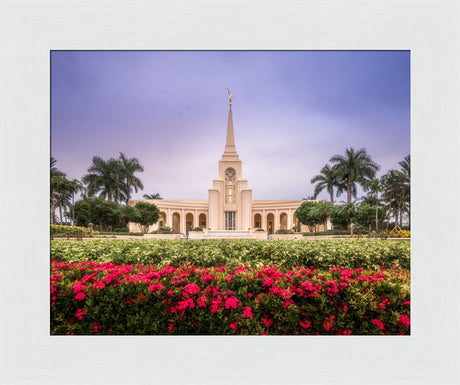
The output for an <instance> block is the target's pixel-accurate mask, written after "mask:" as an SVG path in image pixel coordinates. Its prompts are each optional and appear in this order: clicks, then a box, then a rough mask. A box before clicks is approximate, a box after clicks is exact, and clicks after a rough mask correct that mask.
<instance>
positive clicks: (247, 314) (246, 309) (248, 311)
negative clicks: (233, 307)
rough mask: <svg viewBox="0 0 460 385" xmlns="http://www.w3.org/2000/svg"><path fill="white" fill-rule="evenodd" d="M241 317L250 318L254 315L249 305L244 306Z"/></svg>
mask: <svg viewBox="0 0 460 385" xmlns="http://www.w3.org/2000/svg"><path fill="white" fill-rule="evenodd" d="M243 317H249V318H251V319H252V318H253V317H254V315H253V314H252V309H251V308H250V307H249V306H245V307H244V312H243Z"/></svg>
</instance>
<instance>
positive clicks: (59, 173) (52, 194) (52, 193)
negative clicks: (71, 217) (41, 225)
mask: <svg viewBox="0 0 460 385" xmlns="http://www.w3.org/2000/svg"><path fill="white" fill-rule="evenodd" d="M56 162H57V161H56V159H54V157H52V156H51V157H50V205H51V223H53V224H54V223H56V206H55V203H56V197H55V191H56V187H57V186H56V180H55V179H56V178H57V177H65V176H66V174H65V173H64V172H62V171H60V170H58V169H57V167H56V166H55V165H56Z"/></svg>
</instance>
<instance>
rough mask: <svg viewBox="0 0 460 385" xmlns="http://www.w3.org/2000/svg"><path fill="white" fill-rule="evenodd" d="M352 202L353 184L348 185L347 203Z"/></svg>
mask: <svg viewBox="0 0 460 385" xmlns="http://www.w3.org/2000/svg"><path fill="white" fill-rule="evenodd" d="M350 202H351V186H348V187H347V203H350Z"/></svg>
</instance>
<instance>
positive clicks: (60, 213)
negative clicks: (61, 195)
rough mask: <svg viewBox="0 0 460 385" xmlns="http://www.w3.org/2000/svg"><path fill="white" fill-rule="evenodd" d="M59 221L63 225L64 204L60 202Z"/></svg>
mask: <svg viewBox="0 0 460 385" xmlns="http://www.w3.org/2000/svg"><path fill="white" fill-rule="evenodd" d="M59 221H60V222H61V225H62V204H61V202H59Z"/></svg>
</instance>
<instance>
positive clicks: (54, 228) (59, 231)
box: [50, 225, 99, 237]
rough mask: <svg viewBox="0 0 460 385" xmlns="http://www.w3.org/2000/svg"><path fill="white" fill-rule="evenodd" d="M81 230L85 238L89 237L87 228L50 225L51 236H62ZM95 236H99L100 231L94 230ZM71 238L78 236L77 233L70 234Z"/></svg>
mask: <svg viewBox="0 0 460 385" xmlns="http://www.w3.org/2000/svg"><path fill="white" fill-rule="evenodd" d="M77 230H80V231H82V232H83V235H84V236H89V228H87V227H78V226H64V225H50V234H51V235H55V234H62V233H67V232H69V231H77ZM93 235H99V232H98V231H95V230H93ZM69 236H74V237H75V236H76V233H72V234H69Z"/></svg>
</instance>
